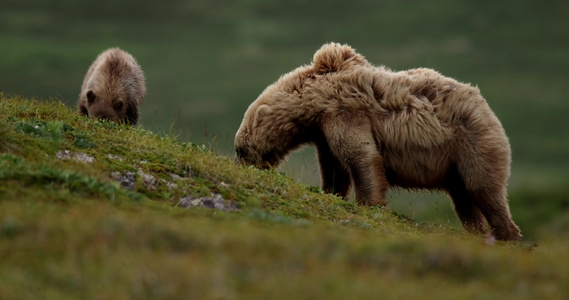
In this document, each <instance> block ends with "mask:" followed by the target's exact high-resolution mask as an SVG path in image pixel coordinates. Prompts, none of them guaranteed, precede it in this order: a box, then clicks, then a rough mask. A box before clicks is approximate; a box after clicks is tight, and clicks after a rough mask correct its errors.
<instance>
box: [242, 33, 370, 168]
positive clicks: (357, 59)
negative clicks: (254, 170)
mask: <svg viewBox="0 0 569 300" xmlns="http://www.w3.org/2000/svg"><path fill="white" fill-rule="evenodd" d="M365 64H368V63H367V61H366V60H365V58H364V57H363V56H361V55H359V54H357V53H356V52H355V51H354V49H352V48H351V47H350V46H347V45H340V44H336V43H330V44H325V45H324V46H322V48H320V50H318V51H317V52H316V53H315V54H314V58H313V62H312V64H311V65H308V66H303V67H299V68H297V69H296V70H294V71H292V72H290V73H287V74H285V75H283V76H282V77H281V78H280V79H279V80H278V81H277V82H275V83H273V84H272V85H270V86H268V87H267V88H266V89H265V90H264V91H263V93H261V95H260V96H259V97H258V98H257V99H256V100H255V101H253V103H251V105H250V106H249V108H248V109H247V111H246V112H245V115H244V117H243V121H242V122H241V126H240V127H239V130H238V131H237V134H236V135H235V152H236V158H237V161H238V162H240V163H242V164H245V165H254V166H256V167H259V168H269V167H276V166H278V164H279V163H280V162H281V161H283V160H284V158H286V156H287V154H288V153H289V152H290V151H291V150H294V149H296V148H298V147H299V146H301V145H303V144H306V143H310V142H313V140H311V139H313V138H314V132H315V131H317V130H318V129H317V128H318V124H316V123H317V121H316V120H317V119H318V110H319V109H321V107H322V105H320V106H319V107H318V104H317V103H316V102H318V101H313V100H317V99H315V97H317V96H316V95H319V94H320V93H318V92H314V91H315V90H316V89H318V85H319V81H323V80H326V76H327V75H328V74H331V73H335V72H341V71H344V70H347V69H350V68H354V67H359V66H361V65H365Z"/></svg>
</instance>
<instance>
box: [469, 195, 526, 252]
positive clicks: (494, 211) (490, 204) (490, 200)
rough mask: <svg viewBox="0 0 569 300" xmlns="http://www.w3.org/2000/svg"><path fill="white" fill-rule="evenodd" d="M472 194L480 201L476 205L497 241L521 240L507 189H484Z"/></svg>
mask: <svg viewBox="0 0 569 300" xmlns="http://www.w3.org/2000/svg"><path fill="white" fill-rule="evenodd" d="M472 194H473V196H474V197H475V199H476V200H477V201H478V202H477V204H476V205H477V206H478V207H479V208H480V211H481V212H482V214H484V216H485V217H486V220H487V221H488V224H489V225H490V228H491V231H492V234H493V235H494V236H495V237H496V239H498V240H502V241H519V240H521V238H522V235H521V234H520V229H519V228H518V226H517V225H516V224H515V223H514V221H513V220H512V216H511V214H510V209H509V207H508V200H507V198H506V189H505V188H501V189H483V190H479V191H477V192H473V193H472Z"/></svg>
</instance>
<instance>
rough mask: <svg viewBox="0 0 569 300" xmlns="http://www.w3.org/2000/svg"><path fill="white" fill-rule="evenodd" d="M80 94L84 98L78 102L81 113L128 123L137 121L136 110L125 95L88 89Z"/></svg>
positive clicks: (131, 123) (95, 117) (91, 116)
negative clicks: (83, 93)
mask: <svg viewBox="0 0 569 300" xmlns="http://www.w3.org/2000/svg"><path fill="white" fill-rule="evenodd" d="M81 96H82V98H83V99H84V101H80V102H79V112H80V113H81V115H84V116H88V117H89V118H92V119H104V120H108V121H113V122H117V123H127V124H130V125H135V124H136V122H137V121H138V111H137V109H136V107H132V104H131V103H130V102H129V101H128V98H127V97H128V96H126V95H122V94H120V93H119V94H117V93H104V92H99V93H95V91H94V90H88V91H87V92H85V95H81Z"/></svg>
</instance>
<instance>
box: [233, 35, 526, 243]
mask: <svg viewBox="0 0 569 300" xmlns="http://www.w3.org/2000/svg"><path fill="white" fill-rule="evenodd" d="M304 144H313V145H315V146H316V148H317V152H318V160H319V162H320V169H321V175H322V187H323V189H324V190H325V191H326V192H329V193H334V194H338V195H340V196H342V197H345V196H346V195H348V192H349V189H350V186H351V185H352V183H353V184H354V186H355V194H356V200H357V202H358V203H362V204H368V205H385V204H386V191H387V190H388V188H392V187H402V188H409V189H436V190H444V191H446V192H448V194H449V195H450V197H451V198H452V201H453V204H454V208H455V211H456V213H457V215H458V217H459V218H460V220H461V221H462V224H463V225H464V227H465V228H466V229H467V230H469V231H473V232H480V233H484V232H488V229H487V225H489V226H490V230H491V232H492V234H494V235H495V237H496V238H497V239H500V240H519V239H520V238H521V235H520V231H519V229H518V227H517V226H516V225H515V224H514V222H513V221H512V219H511V215H510V211H509V207H508V201H507V198H506V181H507V179H508V177H509V175H510V145H509V142H508V138H507V137H506V134H505V132H504V129H503V128H502V125H501V124H500V122H499V121H498V119H497V118H496V116H495V115H494V113H493V112H492V110H491V109H490V107H489V106H488V104H487V103H486V100H484V98H483V97H482V96H481V95H480V92H479V90H478V89H477V88H475V87H472V86H470V85H468V84H464V83H461V82H458V81H456V80H454V79H452V78H448V77H444V76H442V75H441V74H439V73H437V72H436V71H434V70H431V69H413V70H408V71H401V72H393V71H391V70H389V69H387V68H385V67H376V66H373V65H371V64H370V63H368V62H367V61H366V59H365V58H364V57H363V56H362V55H360V54H357V53H356V52H355V51H354V50H353V49H352V48H350V47H349V46H346V45H339V44H334V43H332V44H326V45H324V46H322V48H321V49H320V50H318V51H317V52H316V54H315V55H314V59H313V62H312V65H308V66H303V67H300V68H298V69H296V70H294V71H292V72H290V73H288V74H285V75H283V76H282V77H281V78H280V79H279V80H278V81H277V82H276V83H274V84H272V85H270V86H269V87H267V88H266V89H265V91H264V92H263V93H262V94H261V95H260V96H259V97H258V98H257V100H255V101H254V102H253V103H252V104H251V105H250V106H249V108H248V109H247V112H246V113H245V116H244V118H243V121H242V123H241V127H240V128H239V130H238V131H237V134H236V137H235V150H236V153H237V157H238V159H239V160H240V161H241V162H242V163H245V164H254V165H256V166H258V167H262V168H265V167H274V166H277V165H278V164H279V163H280V162H281V161H282V160H283V159H284V158H285V157H286V155H287V154H288V153H289V152H290V151H291V150H294V149H296V148H298V147H299V146H301V145H304ZM486 223H487V224H486Z"/></svg>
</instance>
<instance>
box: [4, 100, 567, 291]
mask: <svg viewBox="0 0 569 300" xmlns="http://www.w3.org/2000/svg"><path fill="white" fill-rule="evenodd" d="M528 197H531V195H530V196H528ZM209 207H216V208H209ZM565 224H566V223H565ZM566 232H567V231H560V233H558V234H557V235H556V237H555V238H553V236H552V235H549V236H548V235H542V236H541V238H540V240H539V246H537V245H536V244H530V243H528V242H527V241H526V242H524V243H522V244H508V243H500V242H498V243H495V244H492V243H490V245H489V244H488V241H486V240H485V237H482V236H473V235H469V234H466V233H464V232H463V231H462V230H456V229H452V228H449V227H446V226H441V225H437V224H434V223H418V222H416V221H414V220H411V219H408V218H405V217H401V216H400V215H398V214H396V213H394V212H392V211H390V210H389V209H385V208H377V207H361V206H357V205H355V204H354V203H351V202H348V201H344V200H342V199H339V198H337V197H334V196H330V195H325V194H323V193H322V192H321V191H320V189H319V188H316V187H311V186H305V185H301V184H297V183H295V182H294V181H293V180H291V179H290V178H289V177H288V176H286V175H284V174H282V173H279V172H277V171H274V170H273V171H259V170H256V169H253V168H243V167H240V166H236V165H235V164H234V163H233V162H232V161H231V160H230V159H228V158H226V157H224V156H220V155H218V154H216V153H215V152H213V151H211V150H210V149H208V148H207V147H205V146H199V145H196V144H192V143H188V142H181V141H180V140H179V139H177V138H176V132H169V133H168V134H165V135H164V136H159V135H156V134H154V133H152V132H150V131H148V130H145V129H143V128H141V127H127V126H122V125H117V124H114V123H109V122H99V121H92V120H89V119H86V118H81V117H79V116H78V115H77V114H76V113H75V112H74V111H72V110H70V109H69V108H68V107H67V106H66V105H64V104H62V103H60V102H59V101H36V100H27V99H22V98H20V97H10V96H6V95H4V94H0V299H37V298H41V299H184V298H192V299H315V298H317V299H346V298H352V299H364V298H368V299H369V298H377V297H378V295H381V296H382V297H387V298H430V299H440V298H461V299H475V298H476V299H479V298H485V299H504V298H505V297H508V298H516V299H535V298H548V299H554V298H558V299H562V298H563V297H564V296H566V295H567V294H569V273H568V272H567V270H568V269H569V259H568V258H567V256H566V250H567V248H568V247H569V242H567V237H568V235H567V234H566Z"/></svg>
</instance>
